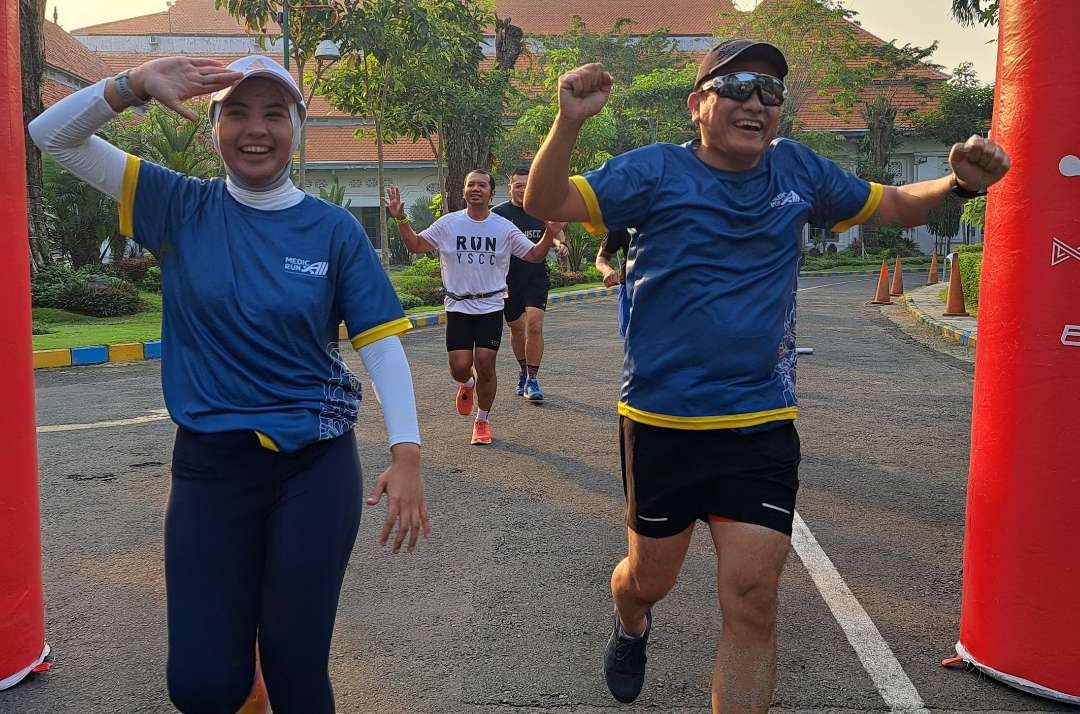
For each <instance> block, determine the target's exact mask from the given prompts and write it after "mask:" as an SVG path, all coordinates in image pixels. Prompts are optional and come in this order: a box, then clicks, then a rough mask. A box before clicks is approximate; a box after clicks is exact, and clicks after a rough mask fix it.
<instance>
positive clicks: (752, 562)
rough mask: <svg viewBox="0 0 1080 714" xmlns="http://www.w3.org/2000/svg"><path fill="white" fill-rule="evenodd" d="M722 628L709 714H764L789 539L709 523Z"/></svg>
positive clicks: (772, 681)
mask: <svg viewBox="0 0 1080 714" xmlns="http://www.w3.org/2000/svg"><path fill="white" fill-rule="evenodd" d="M709 529H710V531H711V532H712V537H713V543H714V544H715V546H716V557H717V571H716V578H717V586H718V590H719V594H720V613H721V616H722V618H723V626H722V630H721V633H720V647H719V650H718V651H717V653H716V667H715V669H714V670H713V684H712V710H713V714H718V713H719V712H723V713H724V714H742V713H743V712H748V713H749V712H760V713H764V712H768V710H769V705H770V703H771V702H772V695H773V688H774V687H775V686H776V603H777V590H778V589H779V587H780V572H781V571H782V570H783V568H784V563H785V562H786V561H787V556H788V549H789V547H790V544H791V538H790V537H788V536H786V535H784V534H783V533H780V532H779V531H774V530H772V529H770V528H765V527H764V526H758V525H753V524H750V523H736V522H734V521H713V522H710V523H709Z"/></svg>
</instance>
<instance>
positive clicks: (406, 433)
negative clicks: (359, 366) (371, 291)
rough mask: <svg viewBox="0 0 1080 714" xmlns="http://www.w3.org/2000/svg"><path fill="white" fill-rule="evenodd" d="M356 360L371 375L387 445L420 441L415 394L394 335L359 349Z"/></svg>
mask: <svg viewBox="0 0 1080 714" xmlns="http://www.w3.org/2000/svg"><path fill="white" fill-rule="evenodd" d="M360 360H361V361H362V362H363V363H364V369H366V370H367V373H368V376H369V377H371V384H372V386H373V387H374V388H375V398H376V399H378V400H379V404H381V405H382V412H383V421H384V422H385V423H386V433H387V434H388V435H389V436H390V446H393V445H394V444H401V443H412V444H419V443H420V424H419V422H418V421H417V418H416V396H415V394H414V393H413V383H412V372H411V371H410V370H409V361H408V359H406V357H405V349H404V348H403V347H402V346H401V340H400V339H399V338H398V336H397V335H391V336H390V337H384V338H383V339H381V340H378V341H376V342H372V343H371V344H370V345H366V346H364V347H361V348H360Z"/></svg>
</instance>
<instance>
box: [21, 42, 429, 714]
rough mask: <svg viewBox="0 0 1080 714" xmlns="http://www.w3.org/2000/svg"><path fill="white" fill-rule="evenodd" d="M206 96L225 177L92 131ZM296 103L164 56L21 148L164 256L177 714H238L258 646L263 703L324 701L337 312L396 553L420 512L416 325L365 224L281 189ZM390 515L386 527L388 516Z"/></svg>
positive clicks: (65, 106) (85, 100)
mask: <svg viewBox="0 0 1080 714" xmlns="http://www.w3.org/2000/svg"><path fill="white" fill-rule="evenodd" d="M207 94H210V95H211V103H210V118H211V121H212V123H213V135H214V144H215V146H216V147H217V150H218V151H219V153H220V154H221V158H222V159H223V161H224V164H225V167H226V173H227V175H226V177H225V179H224V180H221V179H213V180H200V179H196V178H192V177H190V176H184V175H182V174H179V173H176V172H174V171H170V170H169V169H166V168H163V167H161V166H158V165H156V164H153V163H151V162H149V161H145V160H141V159H139V158H138V157H135V156H131V155H129V154H126V153H125V152H123V151H121V150H120V149H118V148H116V147H114V146H112V145H110V144H108V143H107V142H106V141H104V140H103V139H101V138H100V137H97V136H95V134H94V133H95V132H96V131H98V130H99V129H100V128H101V127H103V126H104V125H105V124H106V123H108V122H109V121H110V120H111V119H113V118H114V117H115V116H116V115H117V114H118V113H119V112H122V111H124V110H125V109H127V108H128V107H132V106H137V105H140V104H145V103H146V102H147V101H149V100H151V99H156V100H158V101H159V102H161V103H162V104H164V105H165V106H167V107H169V108H171V109H173V110H174V111H176V112H178V113H180V114H182V115H184V116H187V117H188V118H190V119H195V115H194V114H193V113H192V112H191V110H190V109H189V108H187V107H185V106H184V104H183V103H182V102H183V101H184V100H186V99H190V98H192V97H196V96H200V95H207ZM305 116H306V107H305V105H304V99H303V96H302V95H301V93H300V91H299V89H298V88H297V86H296V84H295V82H294V81H293V79H292V77H291V76H290V75H289V74H288V72H286V71H285V70H284V69H283V68H282V67H281V66H280V65H278V64H277V63H276V62H274V61H273V60H271V59H269V58H267V57H261V56H250V57H245V58H243V59H240V60H237V61H236V62H234V63H232V64H231V65H229V66H228V67H224V66H222V65H221V64H220V63H218V62H214V61H211V60H199V59H189V58H184V57H170V58H163V59H157V60H154V61H151V62H147V63H146V64H143V65H141V66H139V67H136V68H135V69H133V70H130V71H128V72H124V73H122V74H120V75H118V76H117V77H114V78H109V79H106V80H103V81H101V82H99V83H97V84H95V85H93V86H91V87H87V88H85V89H83V90H81V91H79V92H76V93H75V94H73V95H71V96H69V97H67V98H66V99H64V100H62V101H60V102H59V103H57V104H56V105H54V106H53V107H52V108H50V109H49V110H48V111H46V112H45V113H43V114H42V115H41V116H39V117H38V118H37V119H35V120H34V121H33V122H32V123H31V124H30V133H31V135H32V137H33V139H34V141H35V143H37V145H38V146H39V147H40V148H41V149H42V150H43V151H45V152H47V153H48V154H50V155H52V156H53V157H54V158H55V159H56V160H57V162H58V163H59V164H60V165H61V166H63V167H64V168H65V169H67V170H68V171H70V172H71V173H73V174H75V175H77V176H79V177H80V178H81V179H83V180H84V181H86V182H87V183H89V184H90V185H92V186H94V187H95V188H97V189H98V190H100V191H103V192H105V193H107V194H108V195H110V196H112V197H113V198H115V199H116V200H117V201H119V204H120V227H121V231H122V232H123V233H124V235H127V236H129V237H131V238H133V239H134V240H135V241H137V242H138V243H140V244H141V245H143V246H145V247H146V248H148V249H149V250H150V251H151V252H153V253H154V254H155V255H156V256H157V257H158V260H159V261H160V263H161V269H162V293H163V317H162V347H163V355H162V357H163V359H162V369H161V380H162V388H163V391H164V396H165V403H166V406H167V407H168V409H169V413H170V415H171V416H172V419H173V420H174V421H175V422H176V424H177V432H176V441H175V444H174V447H173V460H172V488H171V491H170V495H169V503H168V508H167V512H166V518H165V576H166V592H167V600H168V625H169V662H168V684H169V694H170V697H171V698H172V700H173V703H174V704H175V705H176V706H177V708H179V709H180V710H181V711H183V712H228V713H230V714H231V713H232V712H235V711H237V709H239V708H240V706H241V705H242V704H243V702H244V700H245V698H247V696H248V693H249V691H250V690H251V687H252V681H253V678H254V672H255V666H256V663H255V653H256V640H257V641H258V651H259V657H260V660H261V666H262V671H263V674H264V677H265V681H266V686H267V690H268V692H269V697H270V703H271V705H272V707H273V709H274V711H275V712H277V714H288V713H289V712H304V714H323V713H328V714H329V713H332V712H333V711H334V695H333V690H332V688H331V685H330V680H329V676H328V672H327V662H328V658H329V648H330V638H331V634H332V631H333V627H334V619H335V616H336V613H337V605H338V596H339V593H340V590H341V584H342V579H343V577H344V574H345V568H346V565H347V564H348V561H349V556H350V553H351V551H352V547H353V543H354V541H355V539H356V533H357V528H358V526H359V521H360V507H361V504H360V499H361V498H362V492H361V473H360V463H359V458H358V454H357V446H356V441H355V438H354V436H353V427H354V425H355V424H356V419H357V413H358V409H359V402H360V381H359V380H358V379H357V377H356V376H355V375H354V374H353V373H352V372H351V371H350V369H349V368H348V367H347V366H346V364H345V361H344V360H343V359H342V357H341V355H340V354H339V353H338V349H337V347H338V325H339V324H340V323H341V322H342V321H343V320H344V322H345V325H346V327H347V328H348V334H349V337H350V342H351V343H352V346H353V347H354V348H356V349H357V350H359V352H360V358H361V360H362V362H363V363H364V367H365V369H366V370H367V372H368V374H369V376H370V377H371V380H372V382H373V385H374V389H375V394H376V397H377V398H378V399H379V401H380V402H381V404H382V411H383V417H384V420H385V422H386V427H387V432H388V434H389V437H390V439H389V440H390V451H391V465H390V467H389V468H388V469H387V470H386V471H385V472H384V473H383V474H382V475H380V476H379V478H378V480H377V481H376V485H375V488H374V491H373V493H372V495H371V496H370V498H369V499H368V504H369V505H375V504H377V503H378V502H379V500H380V499H381V497H382V495H383V494H384V493H385V494H386V495H387V496H388V502H389V507H388V510H387V516H386V521H385V523H384V525H383V528H382V532H381V534H380V542H381V543H383V544H385V543H387V541H388V540H389V539H390V538H391V535H393V539H392V540H393V546H392V547H393V551H394V552H395V553H396V552H398V551H399V550H400V549H401V547H402V546H405V547H406V549H407V550H409V551H412V550H413V549H414V548H415V546H416V543H417V539H418V537H419V535H420V534H421V533H423V534H424V536H425V537H426V536H427V535H428V534H429V532H430V528H429V525H428V515H427V508H426V505H425V502H424V495H423V484H422V481H421V478H420V446H419V445H420V433H419V427H418V425H417V419H416V406H415V400H414V396H413V387H412V378H411V376H410V372H409V365H408V362H407V361H406V359H405V353H404V351H403V349H402V346H401V342H400V340H399V338H398V335H399V334H400V333H402V332H404V331H406V330H407V329H409V327H410V323H409V321H408V319H407V318H406V317H405V316H404V313H403V312H402V309H401V304H400V302H399V301H398V299H397V296H396V295H395V293H394V290H393V288H392V287H391V285H390V282H389V280H388V279H387V277H386V275H385V273H384V272H383V269H382V267H381V265H380V263H379V260H378V258H377V256H376V254H375V252H374V250H373V249H372V246H371V243H370V241H369V240H368V238H367V236H366V235H365V233H364V230H363V228H362V227H361V226H360V225H359V224H358V223H357V222H356V220H355V219H354V218H353V217H352V215H351V214H349V213H348V212H347V211H345V210H344V209H342V208H340V207H338V206H333V205H331V204H329V203H327V202H325V201H321V200H319V199H317V198H314V197H312V196H309V195H307V194H306V193H304V192H303V191H301V190H299V189H298V188H296V187H295V186H293V184H292V182H291V181H290V176H289V174H290V163H291V157H292V155H293V152H294V151H295V150H296V148H297V145H298V143H299V136H300V127H301V125H302V123H303V121H304V119H305ZM395 526H396V528H397V531H396V533H394V528H395Z"/></svg>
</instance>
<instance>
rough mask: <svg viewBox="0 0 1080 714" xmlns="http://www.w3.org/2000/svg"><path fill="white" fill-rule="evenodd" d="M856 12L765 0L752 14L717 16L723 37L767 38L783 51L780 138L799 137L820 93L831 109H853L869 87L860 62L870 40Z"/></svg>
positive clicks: (824, 3) (802, 1) (798, 0)
mask: <svg viewBox="0 0 1080 714" xmlns="http://www.w3.org/2000/svg"><path fill="white" fill-rule="evenodd" d="M856 15H857V13H856V12H854V11H853V10H847V9H845V8H844V7H843V5H842V4H841V3H840V2H839V1H838V0H784V2H778V1H776V0H766V1H765V2H761V3H759V4H758V5H757V6H756V7H755V8H754V9H753V10H752V11H749V12H741V11H738V10H734V11H730V12H724V13H721V14H720V15H718V16H717V19H716V25H715V27H714V32H715V34H716V35H717V36H719V37H763V38H767V39H768V41H769V42H770V43H772V44H774V45H776V46H777V47H779V48H780V50H781V51H782V52H783V53H784V57H785V58H786V59H787V62H788V69H789V72H788V76H787V77H786V78H785V79H784V83H785V84H786V85H787V89H788V94H787V99H786V100H785V101H784V106H783V107H782V109H781V112H780V128H779V135H780V136H787V137H793V138H799V137H798V134H799V132H800V131H801V130H802V129H803V127H802V125H801V122H800V121H799V113H800V112H801V111H802V110H803V109H804V108H805V107H806V106H807V103H808V102H810V101H811V100H812V99H813V98H814V97H815V96H816V95H817V96H821V97H824V98H826V99H827V100H828V102H827V105H826V106H827V107H828V111H830V112H831V113H833V114H842V113H847V112H850V111H853V110H855V109H856V108H857V107H858V106H859V104H860V103H861V100H862V90H863V88H864V87H865V84H866V76H865V73H863V72H861V71H860V67H859V61H860V60H861V59H862V58H863V57H864V56H865V54H866V51H867V47H866V44H867V41H866V40H867V38H866V36H865V35H864V34H863V33H862V32H861V30H860V29H859V28H858V26H857V25H856V24H855V23H854V22H853V21H854V19H855V17H856Z"/></svg>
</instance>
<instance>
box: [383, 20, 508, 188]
mask: <svg viewBox="0 0 1080 714" xmlns="http://www.w3.org/2000/svg"><path fill="white" fill-rule="evenodd" d="M426 7H427V11H428V22H429V26H430V27H431V34H432V36H433V37H434V38H437V39H436V41H435V42H432V43H430V44H429V45H428V46H427V47H425V48H424V51H423V53H422V55H421V56H419V57H417V58H416V59H417V61H415V62H410V63H406V64H405V65H404V66H402V68H401V71H400V72H399V74H398V76H399V79H400V81H399V82H398V84H397V86H396V89H397V90H398V91H397V92H396V93H395V94H394V96H393V97H391V98H390V100H389V106H390V107H391V111H390V112H388V114H387V117H386V123H387V125H388V127H389V128H390V130H391V132H392V133H393V134H394V135H395V136H399V137H405V138H408V139H410V140H411V141H414V142H418V141H426V142H427V143H428V145H429V146H430V147H431V152H432V155H433V156H434V157H435V166H436V172H437V174H438V183H439V186H440V187H443V188H441V189H440V191H442V190H446V188H445V187H446V181H447V179H446V173H447V172H446V164H447V155H448V152H450V151H453V152H455V154H459V153H461V151H460V147H459V146H458V145H453V146H451V145H448V142H447V136H448V134H450V133H451V132H450V126H451V125H452V124H453V123H454V122H455V120H457V119H458V118H459V117H461V116H463V115H468V116H470V117H471V118H472V119H473V120H474V121H475V120H477V119H479V120H481V125H480V126H475V127H474V130H475V132H476V134H478V135H487V134H490V133H495V132H497V131H498V130H499V128H500V127H499V123H500V122H501V119H502V111H503V108H504V97H505V94H506V91H505V90H506V89H507V88H508V86H509V85H508V83H506V82H503V81H498V82H492V81H491V80H492V77H493V74H494V72H493V71H484V70H481V63H482V61H483V59H484V52H483V49H482V45H483V41H484V35H485V32H486V28H488V27H490V26H492V25H494V24H496V18H495V16H494V15H493V14H492V12H491V6H490V3H489V2H486V1H485V2H476V1H471V2H460V1H447V0H442V1H440V2H428V3H427V5H426ZM500 79H501V78H500ZM474 107H480V110H479V111H477V110H476V109H474ZM455 163H458V164H463V163H465V160H463V159H462V160H457V161H455ZM471 168H473V164H471V163H470V164H469V166H468V169H471ZM468 169H464V170H468ZM462 178H463V176H462ZM459 188H460V187H459Z"/></svg>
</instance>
